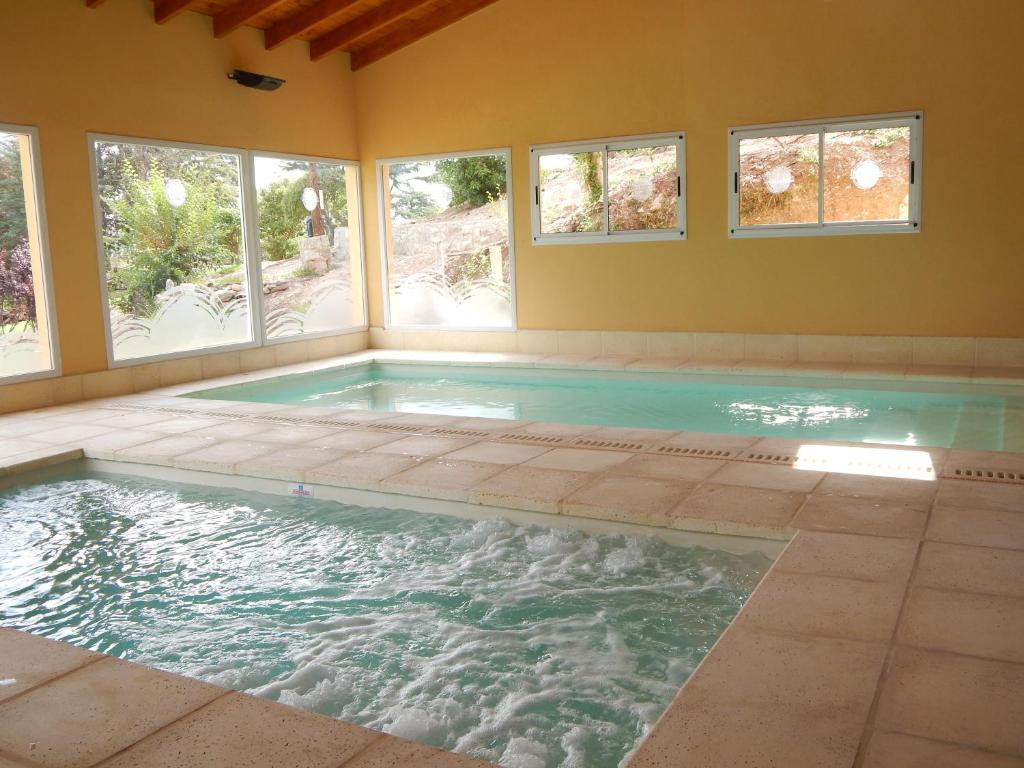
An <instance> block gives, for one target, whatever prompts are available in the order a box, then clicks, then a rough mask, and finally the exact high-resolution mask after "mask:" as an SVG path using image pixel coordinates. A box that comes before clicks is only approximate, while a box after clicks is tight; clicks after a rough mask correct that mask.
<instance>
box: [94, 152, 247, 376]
mask: <svg viewBox="0 0 1024 768" xmlns="http://www.w3.org/2000/svg"><path fill="white" fill-rule="evenodd" d="M93 146H94V161H95V173H96V184H97V193H98V197H99V200H98V203H99V205H98V212H97V215H98V216H99V219H100V220H99V228H100V235H101V238H102V251H103V255H102V265H103V273H104V275H105V286H106V299H107V312H108V318H109V328H110V344H111V349H110V352H111V357H112V362H120V361H125V360H138V359H140V358H149V357H158V356H167V355H174V354H180V353H187V352H192V351H195V350H203V349H211V348H215V347H216V348H223V347H232V346H238V345H242V344H246V343H247V342H252V341H253V340H254V334H253V325H252V320H251V316H252V312H251V309H250V302H249V298H250V297H249V274H248V269H247V260H246V242H245V235H244V233H245V223H244V214H243V209H244V206H243V204H242V189H243V174H244V173H245V171H244V162H243V160H244V156H243V154H242V153H240V152H236V151H233V150H221V149H212V148H206V147H201V148H200V147H191V146H187V145H181V144H166V143H142V142H136V141H134V140H123V139H110V140H108V139H96V140H94V142H93Z"/></svg>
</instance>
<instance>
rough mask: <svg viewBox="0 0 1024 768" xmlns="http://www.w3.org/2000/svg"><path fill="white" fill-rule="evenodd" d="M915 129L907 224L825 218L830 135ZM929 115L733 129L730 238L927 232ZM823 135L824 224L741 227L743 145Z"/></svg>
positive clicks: (821, 206) (821, 190)
mask: <svg viewBox="0 0 1024 768" xmlns="http://www.w3.org/2000/svg"><path fill="white" fill-rule="evenodd" d="M903 126H907V127H909V128H910V166H911V170H910V197H909V206H908V209H909V210H908V219H907V221H849V222H833V223H829V222H826V221H825V220H824V217H825V175H824V173H821V172H820V169H822V168H823V166H824V163H825V147H824V144H825V134H826V133H832V132H837V131H851V130H865V129H870V128H896V127H903ZM923 129H924V113H923V112H920V111H918V112H896V113H889V114H880V115H864V116H860V117H840V118H835V119H832V120H803V121H797V122H789V123H768V124H764V125H751V126H742V127H733V128H730V129H729V177H728V182H727V183H728V194H729V238H730V239H747V238H759V237H822V236H830V235H878V234H914V233H917V232H920V231H921V182H922V179H923V178H924V176H923V170H924V167H923V163H922V162H921V160H922V151H921V145H922V134H923ZM809 133H817V135H818V162H819V173H818V221H817V222H812V223H805V224H754V225H747V226H741V225H740V222H739V210H740V194H739V163H740V141H741V140H743V139H757V138H765V137H771V136H792V135H794V134H809Z"/></svg>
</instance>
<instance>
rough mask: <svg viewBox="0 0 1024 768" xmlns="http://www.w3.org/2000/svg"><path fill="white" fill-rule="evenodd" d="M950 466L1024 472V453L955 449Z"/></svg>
mask: <svg viewBox="0 0 1024 768" xmlns="http://www.w3.org/2000/svg"><path fill="white" fill-rule="evenodd" d="M948 464H949V467H950V468H953V467H966V468H968V469H1001V470H1004V471H1007V472H1024V453H1007V452H1005V451H967V450H963V449H960V448H953V449H951V450H950V452H949V460H948ZM972 482H974V481H972Z"/></svg>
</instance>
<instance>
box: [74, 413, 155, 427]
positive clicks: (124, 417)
mask: <svg viewBox="0 0 1024 768" xmlns="http://www.w3.org/2000/svg"><path fill="white" fill-rule="evenodd" d="M166 420H167V414H166V413H161V412H157V411H122V410H109V411H106V412H105V413H104V414H103V415H102V416H95V415H94V416H90V418H89V419H88V421H89V423H90V424H96V425H98V426H101V427H111V428H116V429H138V428H139V427H144V426H146V425H147V424H154V423H156V422H158V421H166Z"/></svg>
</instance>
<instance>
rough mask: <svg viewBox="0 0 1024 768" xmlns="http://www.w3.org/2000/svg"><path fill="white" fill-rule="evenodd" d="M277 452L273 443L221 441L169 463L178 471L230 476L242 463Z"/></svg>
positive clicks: (278, 448)
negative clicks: (196, 471) (221, 473)
mask: <svg viewBox="0 0 1024 768" xmlns="http://www.w3.org/2000/svg"><path fill="white" fill-rule="evenodd" d="M279 450H280V447H279V446H278V445H275V444H274V443H258V442H255V441H253V440H223V441H221V442H218V443H215V444H213V445H210V446H207V447H206V448H201V449H199V450H197V451H189V452H188V453H186V454H183V455H181V456H176V457H175V458H174V459H173V461H172V462H171V463H172V464H173V465H174V466H175V467H177V468H178V469H195V470H198V471H200V472H225V473H228V474H230V473H232V472H234V471H235V467H236V466H237V465H238V464H240V463H241V462H243V461H248V460H250V459H254V458H256V457H257V456H266V455H267V454H270V453H275V454H276V453H277V452H278V451H279Z"/></svg>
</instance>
